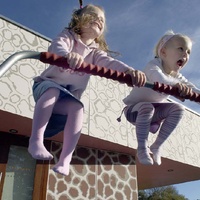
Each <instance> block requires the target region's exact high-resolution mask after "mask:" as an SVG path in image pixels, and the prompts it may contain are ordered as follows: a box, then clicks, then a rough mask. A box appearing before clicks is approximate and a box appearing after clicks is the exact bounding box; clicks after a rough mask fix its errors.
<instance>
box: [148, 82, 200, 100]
mask: <svg viewBox="0 0 200 200" xmlns="http://www.w3.org/2000/svg"><path fill="white" fill-rule="evenodd" d="M152 89H153V90H155V91H157V92H163V93H165V94H169V95H172V96H175V97H181V96H180V93H179V91H178V88H177V87H175V86H171V85H166V84H163V83H158V82H155V83H154V86H153V88H152ZM183 98H184V99H189V100H191V101H195V102H200V94H198V93H196V92H192V93H191V94H188V95H186V96H184V97H183Z"/></svg>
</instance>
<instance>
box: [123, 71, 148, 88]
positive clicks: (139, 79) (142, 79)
mask: <svg viewBox="0 0 200 200" xmlns="http://www.w3.org/2000/svg"><path fill="white" fill-rule="evenodd" d="M125 73H126V74H130V75H131V79H132V84H133V86H137V87H142V86H144V84H145V83H146V75H145V73H144V72H142V71H138V70H134V69H133V70H131V69H130V70H128V71H126V72H125Z"/></svg>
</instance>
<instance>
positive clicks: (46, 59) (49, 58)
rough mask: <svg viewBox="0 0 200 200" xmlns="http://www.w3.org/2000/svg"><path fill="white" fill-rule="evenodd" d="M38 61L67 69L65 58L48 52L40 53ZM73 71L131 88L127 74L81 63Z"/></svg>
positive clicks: (130, 81)
mask: <svg viewBox="0 0 200 200" xmlns="http://www.w3.org/2000/svg"><path fill="white" fill-rule="evenodd" d="M40 61H41V62H43V63H48V64H51V65H56V66H58V67H63V68H69V64H68V62H67V58H65V57H63V56H58V55H56V54H52V53H49V52H42V53H41V55H40ZM75 71H79V72H84V73H87V74H92V75H95V76H100V77H104V78H108V79H112V80H116V81H118V82H120V83H126V84H127V85H128V86H131V87H133V84H132V79H131V76H130V75H129V74H125V73H123V72H119V71H116V70H112V69H108V68H106V67H100V66H97V65H93V64H89V63H86V62H83V64H82V65H81V66H80V67H79V68H77V69H75Z"/></svg>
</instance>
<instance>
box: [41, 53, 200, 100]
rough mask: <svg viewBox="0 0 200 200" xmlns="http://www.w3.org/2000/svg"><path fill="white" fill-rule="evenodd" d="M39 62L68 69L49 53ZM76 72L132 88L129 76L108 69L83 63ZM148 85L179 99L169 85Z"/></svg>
mask: <svg viewBox="0 0 200 200" xmlns="http://www.w3.org/2000/svg"><path fill="white" fill-rule="evenodd" d="M40 61H41V62H43V63H48V64H51V65H56V66H58V67H63V68H69V65H68V62H67V58H65V57H63V56H58V55H56V54H52V53H49V52H42V53H41V55H40ZM76 71H79V72H84V73H87V74H92V75H96V76H100V77H104V78H108V79H112V80H116V81H118V82H120V83H126V84H127V85H128V86H131V87H133V85H132V79H131V76H130V75H129V74H125V73H123V72H119V71H116V70H112V69H108V68H106V67H100V66H97V65H93V64H88V63H86V62H83V64H82V65H81V67H80V68H78V69H76ZM148 85H150V87H149V86H148V87H149V88H152V89H153V90H155V91H157V92H163V93H165V94H168V95H173V96H175V97H180V94H179V91H178V89H177V87H175V86H170V85H166V84H163V83H158V82H155V83H154V84H152V86H151V84H150V83H149V84H148ZM184 99H189V100H191V101H195V102H200V94H198V93H195V92H192V93H191V94H189V95H187V96H185V97H184Z"/></svg>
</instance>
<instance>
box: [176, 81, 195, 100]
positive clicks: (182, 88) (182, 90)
mask: <svg viewBox="0 0 200 200" xmlns="http://www.w3.org/2000/svg"><path fill="white" fill-rule="evenodd" d="M175 87H177V88H178V91H179V94H180V97H177V98H178V99H180V100H181V101H185V99H184V97H185V96H187V95H191V94H192V88H190V87H188V86H187V85H186V84H183V83H177V84H176V85H175Z"/></svg>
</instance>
